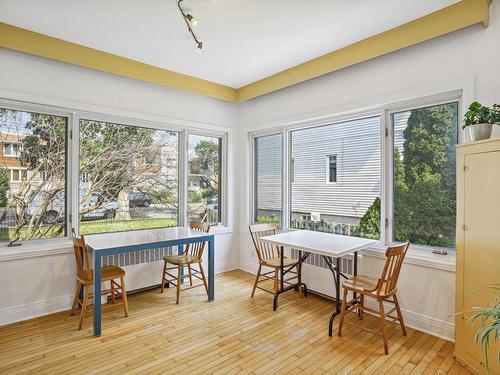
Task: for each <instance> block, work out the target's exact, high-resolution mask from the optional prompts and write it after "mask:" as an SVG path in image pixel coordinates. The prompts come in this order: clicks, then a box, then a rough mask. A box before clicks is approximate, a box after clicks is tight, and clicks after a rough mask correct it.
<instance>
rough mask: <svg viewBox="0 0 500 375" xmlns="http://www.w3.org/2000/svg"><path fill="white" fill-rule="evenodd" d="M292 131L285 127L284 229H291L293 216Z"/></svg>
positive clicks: (283, 156)
mask: <svg viewBox="0 0 500 375" xmlns="http://www.w3.org/2000/svg"><path fill="white" fill-rule="evenodd" d="M291 139H292V137H291V132H290V131H289V130H287V129H283V132H282V176H283V180H282V184H281V188H282V198H281V212H282V217H281V223H282V224H281V227H282V228H283V229H290V219H291V218H290V216H291V203H292V199H291V187H292V183H291V179H290V176H291V173H290V164H291V162H290V161H291V160H292V148H291V147H290V143H291Z"/></svg>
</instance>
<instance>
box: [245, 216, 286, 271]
mask: <svg viewBox="0 0 500 375" xmlns="http://www.w3.org/2000/svg"><path fill="white" fill-rule="evenodd" d="M249 229H250V234H251V236H252V241H253V244H254V246H255V251H256V252H257V257H258V258H259V262H263V261H265V260H266V259H269V258H275V257H278V256H279V250H278V247H277V246H275V245H272V244H270V243H268V242H263V241H261V240H260V238H262V237H265V236H270V235H273V234H276V232H277V230H278V225H277V224H253V225H250V227H249Z"/></svg>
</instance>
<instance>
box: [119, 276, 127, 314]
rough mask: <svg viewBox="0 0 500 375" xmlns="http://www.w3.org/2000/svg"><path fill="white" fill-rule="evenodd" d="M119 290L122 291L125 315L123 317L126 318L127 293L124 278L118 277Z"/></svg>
mask: <svg viewBox="0 0 500 375" xmlns="http://www.w3.org/2000/svg"><path fill="white" fill-rule="evenodd" d="M120 288H121V290H122V302H123V312H124V313H125V317H127V316H128V299H127V291H126V290H125V279H124V277H123V276H122V277H120Z"/></svg>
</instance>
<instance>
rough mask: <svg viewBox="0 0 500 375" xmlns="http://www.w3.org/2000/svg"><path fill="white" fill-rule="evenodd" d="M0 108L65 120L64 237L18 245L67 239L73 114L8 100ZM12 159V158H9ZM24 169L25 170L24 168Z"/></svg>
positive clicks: (48, 107)
mask: <svg viewBox="0 0 500 375" xmlns="http://www.w3.org/2000/svg"><path fill="white" fill-rule="evenodd" d="M0 108H3V109H9V110H12V111H19V112H31V113H39V114H44V115H52V116H59V117H65V118H66V134H65V136H66V139H65V146H66V160H65V166H64V168H65V174H64V179H65V181H64V183H65V186H64V213H65V217H64V219H65V226H64V235H63V236H61V237H53V238H39V239H35V240H29V241H19V243H20V244H25V243H34V244H35V245H37V244H38V243H40V242H44V243H46V242H50V241H58V240H61V239H67V238H68V237H69V234H70V233H71V202H70V200H69V197H70V194H73V193H72V190H73V187H72V186H71V184H70V183H69V181H70V176H71V174H70V168H71V165H72V163H73V158H72V155H71V154H72V153H71V140H70V138H71V129H72V126H73V113H72V112H71V111H70V110H65V109H61V108H59V107H55V106H48V105H43V104H36V103H28V102H21V101H16V100H8V99H0ZM11 157H12V156H11ZM15 157H17V156H15ZM15 169H23V168H15ZM24 169H26V168H24ZM19 177H20V178H21V172H20V174H19ZM21 181H22V179H20V180H18V181H15V182H21ZM7 243H8V241H1V242H0V246H5V245H6V244H7Z"/></svg>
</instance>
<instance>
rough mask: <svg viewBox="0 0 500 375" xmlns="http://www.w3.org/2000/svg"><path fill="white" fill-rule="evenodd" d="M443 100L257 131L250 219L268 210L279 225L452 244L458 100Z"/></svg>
mask: <svg viewBox="0 0 500 375" xmlns="http://www.w3.org/2000/svg"><path fill="white" fill-rule="evenodd" d="M449 98H450V100H449V101H448V102H443V101H442V96H441V98H440V101H439V102H435V103H433V102H429V101H428V100H427V99H425V101H422V102H421V103H422V104H420V103H418V101H415V102H414V103H413V104H414V105H412V106H408V103H405V104H404V106H403V105H399V104H395V105H394V106H393V107H389V106H388V107H385V108H384V107H381V108H380V109H379V110H378V111H377V112H375V114H374V115H373V116H371V117H365V118H360V119H355V120H347V121H340V122H332V123H331V124H327V125H319V126H307V124H306V125H305V126H304V127H297V126H294V127H293V129H287V128H284V129H282V130H281V133H280V134H279V135H265V136H262V135H256V136H255V137H254V138H253V140H254V144H253V147H254V150H255V160H254V163H255V164H254V172H255V176H254V178H255V190H256V191H255V193H254V207H255V214H254V221H265V220H267V219H268V218H267V215H268V216H271V215H272V214H270V213H269V210H272V209H274V212H275V214H274V215H273V216H272V219H273V220H275V221H276V222H280V220H281V221H283V226H284V227H285V229H286V228H292V229H308V230H314V231H323V232H330V233H338V234H344V235H350V236H358V237H365V238H371V239H380V240H383V241H384V245H390V244H393V243H398V242H402V241H411V243H412V244H413V247H415V246H423V247H426V246H427V247H445V248H449V249H453V248H454V243H455V230H456V197H455V196H456V171H455V168H456V158H455V145H456V144H457V139H458V131H459V129H458V128H459V126H458V121H459V101H458V98H457V96H455V94H453V96H452V94H450V96H449ZM441 103H444V104H441ZM419 104H420V105H419ZM377 113H378V114H377ZM282 134H283V138H282ZM282 139H286V142H287V143H286V144H283V145H282V144H281V143H280V142H281V140H282ZM272 141H273V142H272ZM271 143H272V146H271ZM283 149H286V150H288V151H287V153H288V155H289V156H288V158H289V166H290V167H289V169H288V171H287V170H286V169H285V166H283V163H282V162H281V157H282V155H283ZM271 172H272V173H271ZM282 184H286V185H285V187H287V188H286V189H282V186H283V185H282ZM282 194H285V196H283V197H282ZM282 202H284V205H283V206H282V205H281V204H282ZM274 216H281V218H278V217H274ZM259 218H261V220H259Z"/></svg>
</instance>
